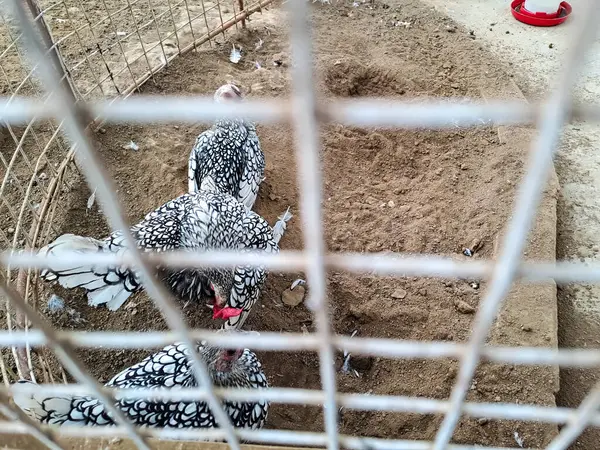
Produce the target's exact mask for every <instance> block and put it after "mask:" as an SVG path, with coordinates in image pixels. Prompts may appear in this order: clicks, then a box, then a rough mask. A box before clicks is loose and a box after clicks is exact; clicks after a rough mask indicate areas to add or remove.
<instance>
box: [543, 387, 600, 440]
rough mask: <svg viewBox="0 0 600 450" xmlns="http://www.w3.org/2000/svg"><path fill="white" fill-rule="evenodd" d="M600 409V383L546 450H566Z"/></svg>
mask: <svg viewBox="0 0 600 450" xmlns="http://www.w3.org/2000/svg"><path fill="white" fill-rule="evenodd" d="M598 407H600V382H598V383H596V385H595V386H594V388H593V389H592V392H591V393H589V394H588V395H587V396H586V397H585V398H584V399H583V401H582V402H581V405H580V406H579V408H578V409H577V412H576V413H575V414H573V415H572V416H571V419H570V420H569V422H568V424H567V426H566V427H564V428H563V429H562V430H561V431H560V434H559V435H558V436H557V437H556V438H555V439H554V440H553V441H552V442H550V444H549V445H548V447H546V450H566V449H567V447H569V445H571V444H572V443H573V441H575V439H577V437H578V436H579V435H580V434H581V433H583V431H584V430H585V428H586V427H587V426H588V425H589V423H590V422H591V421H592V418H593V417H594V415H595V414H596V413H597V412H598Z"/></svg>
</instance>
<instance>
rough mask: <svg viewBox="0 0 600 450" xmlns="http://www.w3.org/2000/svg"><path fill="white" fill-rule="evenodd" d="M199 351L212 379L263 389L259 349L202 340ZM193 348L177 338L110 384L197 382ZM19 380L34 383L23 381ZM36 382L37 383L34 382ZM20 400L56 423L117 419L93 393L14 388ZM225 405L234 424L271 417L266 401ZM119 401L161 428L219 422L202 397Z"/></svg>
mask: <svg viewBox="0 0 600 450" xmlns="http://www.w3.org/2000/svg"><path fill="white" fill-rule="evenodd" d="M198 353H199V355H200V357H201V358H202V360H204V361H205V362H206V364H207V367H208V372H209V374H210V377H211V379H212V382H213V385H214V386H215V387H217V388H219V387H225V388H226V387H231V388H250V389H264V388H267V387H268V383H267V378H266V376H265V374H264V373H263V370H262V366H261V364H260V361H259V360H258V358H257V357H256V355H255V354H254V353H253V352H251V351H250V350H248V349H244V350H223V349H220V348H215V347H211V346H209V345H206V344H205V343H202V344H200V345H199V346H198ZM188 355H189V350H188V349H187V347H185V346H184V345H183V344H180V343H176V344H172V345H169V346H167V347H165V348H163V349H162V350H161V351H159V352H157V353H155V354H153V355H150V356H148V357H147V358H145V359H144V360H143V361H141V362H139V363H137V364H135V365H133V366H131V367H129V368H127V369H125V370H123V371H122V372H121V373H119V374H118V375H116V376H115V377H113V378H112V379H111V380H110V381H109V382H108V383H106V386H110V387H115V388H123V389H126V388H147V389H153V388H166V389H180V388H193V387H197V383H196V379H195V377H194V375H193V373H192V367H191V364H190V362H189V361H188ZM19 383H31V382H30V381H19ZM31 384H33V383H31ZM14 400H15V403H16V404H17V406H19V408H21V409H22V410H23V411H25V412H26V413H27V414H28V415H29V416H30V417H32V418H33V419H35V420H37V421H39V422H41V423H44V424H55V425H94V426H110V425H115V422H114V420H113V417H112V415H111V414H110V412H108V411H107V410H106V408H105V406H104V404H103V403H101V402H100V401H99V400H97V399H95V398H94V397H90V396H63V397H46V396H44V395H43V394H42V393H34V394H33V395H31V394H27V395H26V394H18V393H17V394H15V396H14ZM222 405H223V407H224V409H225V412H226V414H227V415H228V416H229V418H230V419H231V422H232V424H233V426H234V427H237V428H250V429H259V428H262V426H263V425H264V423H265V420H266V419H267V413H268V410H269V403H268V402H267V401H257V402H239V401H229V400H224V401H223V402H222ZM116 406H117V407H118V408H119V409H120V410H121V411H122V412H123V413H124V414H125V416H126V417H127V418H129V420H131V421H132V422H133V423H134V424H135V425H137V426H146V427H160V428H165V427H168V428H217V427H218V425H217V422H216V420H215V417H214V416H213V414H212V412H211V410H210V408H209V407H208V405H207V404H206V403H205V402H202V401H169V400H153V399H121V400H118V401H117V402H116Z"/></svg>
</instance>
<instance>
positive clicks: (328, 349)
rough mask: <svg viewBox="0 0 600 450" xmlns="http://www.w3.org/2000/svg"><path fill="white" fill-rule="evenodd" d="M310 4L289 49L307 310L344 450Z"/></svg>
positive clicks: (294, 27) (331, 426)
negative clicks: (328, 292)
mask: <svg viewBox="0 0 600 450" xmlns="http://www.w3.org/2000/svg"><path fill="white" fill-rule="evenodd" d="M307 3H308V2H307V1H306V0H292V1H291V2H290V3H289V13H288V14H289V16H290V25H291V30H290V44H291V48H292V61H293V62H292V64H291V66H292V84H293V91H292V92H293V94H292V95H293V106H292V107H293V109H294V111H295V114H294V115H293V125H294V132H295V141H296V156H297V158H296V161H297V164H298V177H299V178H300V180H299V183H300V186H301V190H300V192H301V195H300V211H301V215H302V222H303V227H302V229H303V233H304V248H305V252H306V256H307V268H306V272H307V278H308V282H309V283H310V290H309V297H308V299H307V305H308V306H309V308H310V309H312V310H313V313H314V315H315V319H316V323H317V334H318V335H319V338H320V344H321V345H320V349H319V369H320V374H321V385H322V386H323V389H324V390H325V402H324V403H323V416H324V421H325V430H326V432H327V437H328V439H327V448H328V449H329V450H337V449H338V448H339V434H338V427H337V415H338V413H337V404H336V380H335V370H334V361H335V360H334V354H333V348H332V345H331V329H330V322H329V311H328V305H327V300H326V270H325V262H324V257H323V255H324V250H325V244H324V233H323V220H322V208H321V189H322V180H321V161H320V151H319V149H320V142H319V127H318V123H317V118H316V91H315V85H314V74H313V55H312V48H311V47H312V40H311V35H312V30H311V28H310V25H309V20H310V15H309V14H310V10H309V8H308V6H307Z"/></svg>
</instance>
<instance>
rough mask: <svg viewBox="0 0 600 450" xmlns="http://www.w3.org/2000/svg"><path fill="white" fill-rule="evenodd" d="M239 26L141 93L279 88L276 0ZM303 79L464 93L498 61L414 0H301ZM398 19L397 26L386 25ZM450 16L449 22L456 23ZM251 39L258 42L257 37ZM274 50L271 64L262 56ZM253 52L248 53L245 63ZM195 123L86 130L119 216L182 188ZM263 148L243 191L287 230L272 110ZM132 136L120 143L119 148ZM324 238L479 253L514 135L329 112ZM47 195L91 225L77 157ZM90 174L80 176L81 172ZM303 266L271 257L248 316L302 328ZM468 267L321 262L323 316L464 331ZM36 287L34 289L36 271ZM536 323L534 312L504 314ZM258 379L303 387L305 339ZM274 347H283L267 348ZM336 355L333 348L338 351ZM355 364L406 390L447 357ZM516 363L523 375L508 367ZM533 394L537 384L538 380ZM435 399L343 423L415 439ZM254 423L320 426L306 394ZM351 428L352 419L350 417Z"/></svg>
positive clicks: (477, 388)
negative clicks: (392, 126)
mask: <svg viewBox="0 0 600 450" xmlns="http://www.w3.org/2000/svg"><path fill="white" fill-rule="evenodd" d="M256 17H257V18H256V19H255V21H254V22H253V23H252V22H251V23H250V27H249V29H248V31H245V32H240V33H239V34H235V35H232V36H231V41H233V42H235V43H236V44H237V45H241V46H242V47H243V49H244V50H245V52H244V58H243V60H242V62H241V63H240V64H238V65H233V64H231V63H230V62H229V59H228V56H229V52H230V49H231V43H230V42H224V43H223V44H222V45H218V44H215V46H214V47H213V48H212V49H208V50H203V51H200V52H198V53H190V54H188V55H187V56H185V57H183V58H180V59H177V60H176V61H174V62H173V64H172V65H170V66H169V67H168V68H167V69H165V70H164V71H162V72H161V73H160V74H158V75H157V76H156V77H155V80H154V83H148V84H147V85H146V86H144V87H143V89H142V92H144V93H153V94H175V93H176V94H186V93H188V94H197V93H203V94H210V93H212V92H213V91H214V89H215V88H216V87H218V86H219V85H220V84H222V83H223V82H224V81H226V80H234V81H235V82H236V83H238V84H239V85H240V86H241V87H242V89H243V90H244V92H245V93H246V94H247V95H248V96H253V95H260V96H274V97H277V96H285V95H287V94H288V93H289V86H290V79H289V73H288V68H289V64H290V58H289V53H288V45H287V36H286V34H285V32H284V29H283V27H282V24H283V21H282V16H281V12H280V11H279V10H278V9H272V10H271V11H268V12H265V13H264V14H263V15H262V16H256ZM313 21H314V26H315V29H316V32H315V45H316V57H317V71H318V77H319V90H320V94H322V95H324V96H328V97H336V96H337V97H358V96H366V95H369V96H383V95H385V96H392V97H398V98H400V97H402V98H415V97H419V96H425V95H436V96H469V97H480V92H481V91H482V90H493V89H494V87H495V86H497V85H499V84H502V83H503V81H505V80H506V79H507V75H506V74H505V73H504V72H503V71H502V70H500V69H499V68H498V66H497V65H496V64H495V63H494V61H493V60H491V59H490V58H489V56H488V55H487V54H486V53H485V52H484V51H482V49H481V48H480V47H479V45H478V43H477V42H476V41H473V40H472V39H471V38H470V37H469V35H468V33H463V32H460V33H459V32H457V29H456V28H455V26H454V24H453V23H452V22H450V21H449V20H447V19H445V18H443V17H441V16H439V15H438V14H436V13H433V12H431V11H429V10H427V9H425V8H424V7H423V6H422V5H421V4H420V3H419V2H417V1H414V0H412V1H408V2H403V3H402V5H401V6H399V5H397V4H395V3H392V2H390V3H375V4H373V5H371V4H361V5H360V6H359V7H352V6H351V5H350V4H341V3H340V4H337V5H333V6H322V7H321V6H316V7H315V14H314V16H313ZM404 22H409V23H410V26H409V27H406V26H404V25H403V23H404ZM463 31H464V30H463ZM260 40H262V41H263V45H262V47H261V48H259V49H256V44H257V43H258V42H259V41H260ZM274 61H281V62H282V64H280V65H275V64H274ZM256 62H258V63H259V64H260V65H261V67H262V68H261V69H256ZM205 128H206V125H200V124H199V125H196V126H147V127H140V126H110V127H106V128H104V129H102V130H100V131H99V132H98V133H97V134H95V136H94V137H95V140H96V143H97V149H98V152H99V154H100V155H101V157H102V159H103V161H104V163H105V165H106V167H107V169H108V171H109V173H110V174H111V175H112V176H113V177H114V179H115V182H116V184H117V187H118V195H119V197H120V199H121V201H122V202H123V205H124V208H123V210H124V211H125V213H126V215H127V219H128V220H129V221H130V222H136V221H138V220H140V219H141V218H142V217H143V216H144V215H145V214H146V213H147V212H148V211H150V210H152V209H154V208H156V207H157V206H158V205H160V204H162V203H163V202H165V201H167V200H169V199H171V198H173V197H174V196H176V195H178V194H180V193H181V192H183V191H184V190H185V189H186V178H185V164H186V162H187V157H188V155H189V151H190V149H191V146H192V144H193V142H194V139H195V136H196V135H197V134H198V133H199V132H201V131H202V130H204V129H205ZM259 136H260V138H261V142H262V145H263V149H264V151H265V154H266V160H267V168H266V177H267V181H266V182H265V184H264V185H263V186H262V187H261V191H260V195H259V199H258V201H257V204H256V209H257V210H258V212H259V213H260V214H262V215H263V216H264V217H265V218H266V219H267V220H269V221H270V222H271V223H274V221H275V220H276V217H277V216H278V215H279V214H280V213H281V212H283V211H284V210H285V209H286V208H287V207H288V206H289V205H291V206H292V209H293V212H294V213H295V217H294V219H292V222H291V223H290V226H289V228H288V231H287V232H286V235H285V236H284V238H283V240H282V243H281V246H282V247H283V248H285V249H299V248H301V247H302V237H301V230H300V218H299V217H298V190H297V187H296V170H295V156H294V153H293V143H292V138H291V131H290V128H289V126H287V125H278V126H269V127H265V126H260V127H259ZM130 140H133V141H135V142H136V143H137V144H138V145H139V147H140V149H139V151H137V152H134V151H132V150H129V149H126V148H124V146H125V145H126V144H127V143H128V142H129V141H130ZM322 142H323V151H322V161H323V165H324V178H325V181H324V182H325V186H324V190H325V195H324V202H323V203H324V205H323V207H324V210H325V220H326V223H325V228H326V239H327V246H328V248H329V249H330V250H334V251H361V252H362V251H368V252H377V251H389V250H392V251H404V252H430V253H437V254H446V255H453V256H455V257H457V258H464V257H462V256H461V252H462V249H463V248H464V247H472V246H474V244H475V243H479V246H480V248H479V250H478V251H477V252H476V253H475V256H474V257H475V258H492V257H493V256H494V242H495V241H496V240H497V237H498V234H499V233H500V232H501V231H502V229H503V227H504V224H505V222H506V220H507V218H508V214H509V211H510V206H511V204H512V199H513V196H514V187H515V185H516V183H517V182H518V180H519V178H520V175H521V172H522V157H523V153H522V149H521V148H517V147H515V146H513V145H507V144H501V143H500V141H499V139H498V134H497V130H495V129H492V128H488V127H481V128H479V129H469V130H463V129H458V128H457V129H453V130H448V131H440V132H433V131H430V130H418V131H390V130H383V129H361V128H351V127H343V126H340V125H336V124H330V125H328V126H326V127H325V128H324V129H323V130H322ZM70 182H71V185H72V187H70V188H68V189H67V190H68V192H65V193H64V195H63V199H64V202H65V208H64V210H62V211H61V212H62V214H61V217H60V221H59V222H60V223H62V227H61V229H60V232H72V233H78V234H82V235H89V236H95V237H101V236H104V235H106V234H107V233H108V231H109V230H108V227H107V226H106V223H105V221H104V218H103V216H102V214H101V213H100V212H99V211H98V210H97V208H96V207H93V208H92V209H91V210H88V209H87V207H86V204H87V201H88V198H89V196H90V193H91V192H90V189H89V188H88V186H87V185H86V184H85V182H84V181H83V180H82V179H81V178H80V177H77V176H76V175H74V174H72V175H71V178H70ZM92 190H93V187H92ZM301 275H302V274H286V275H280V274H275V273H273V274H271V275H270V277H269V279H268V282H267V286H266V289H265V292H264V293H263V296H262V298H261V300H260V303H259V304H258V305H257V306H256V307H255V310H254V311H253V313H252V314H251V316H250V319H249V320H248V322H247V323H248V328H251V329H255V330H269V331H294V332H301V331H305V330H306V331H312V330H313V328H314V326H313V323H312V318H311V314H310V312H309V311H308V310H307V309H306V308H305V307H304V306H302V305H301V306H298V307H296V308H289V307H287V306H285V305H283V304H282V303H281V301H280V296H281V292H282V291H283V290H284V289H286V288H287V287H289V285H290V283H291V282H292V280H294V279H295V278H297V277H298V276H301ZM471 281H474V280H462V281H459V280H430V279H416V278H401V279H390V278H380V277H375V276H371V275H364V276H356V275H351V274H347V273H339V272H332V273H330V274H329V280H328V292H329V301H330V303H331V305H332V323H333V326H334V328H335V330H336V332H338V333H345V334H350V333H351V332H352V331H353V330H358V331H359V334H360V335H361V336H373V337H386V338H399V339H413V340H433V339H435V340H449V341H459V342H460V341H464V340H465V339H467V337H468V336H469V333H470V326H471V322H472V318H473V312H474V311H475V309H476V308H477V306H478V303H479V301H480V298H481V295H482V292H483V291H484V290H485V283H483V282H482V283H481V284H480V286H479V287H478V288H473V287H472V285H471V284H470V282H471ZM45 291H46V295H48V294H49V292H50V289H47V287H46V290H45ZM52 292H56V293H58V294H59V295H61V296H63V297H64V298H65V299H67V301H68V306H69V307H71V308H74V309H75V310H76V311H77V312H78V314H79V315H80V317H81V318H83V319H84V321H85V322H80V323H74V322H73V320H72V318H70V317H67V316H63V317H56V316H49V318H50V319H51V320H52V321H53V322H54V324H55V325H56V326H59V327H66V328H78V329H95V330H149V329H163V328H164V323H163V322H162V321H161V319H159V314H158V311H157V310H156V309H155V308H154V307H153V306H152V305H151V304H150V302H149V301H148V300H147V298H146V297H145V296H144V295H138V296H136V297H135V298H133V299H132V300H130V301H129V302H128V303H127V304H126V305H125V306H124V307H123V308H122V310H121V311H119V312H117V313H109V312H107V311H106V310H104V309H94V308H91V307H88V306H87V305H86V302H85V295H84V294H83V293H82V292H68V293H67V292H64V291H62V290H60V289H59V288H54V289H52ZM206 313H207V311H204V310H203V309H200V310H198V309H195V308H194V306H188V308H187V309H186V310H185V314H186V317H187V318H188V321H189V323H190V325H191V326H196V327H201V326H214V324H212V323H209V322H210V321H209V320H207V314H206ZM518 321H523V322H527V323H535V322H536V317H535V316H531V317H529V316H527V313H524V314H523V317H519V318H517V319H515V320H513V321H512V324H513V325H514V324H516V323H517V322H518ZM524 340H525V338H524V337H523V331H522V330H521V328H520V327H516V326H514V327H507V328H506V330H504V329H503V331H502V333H500V335H499V337H497V338H496V339H495V340H494V342H495V343H499V344H508V343H510V344H518V343H522V342H523V341H524ZM146 353H147V352H145V351H138V352H106V351H91V350H85V351H81V352H80V355H81V356H82V357H83V359H84V360H85V362H86V364H87V365H88V367H89V368H90V369H91V370H92V371H93V373H94V375H96V376H98V377H99V379H100V380H104V381H105V380H107V379H108V378H109V377H111V376H112V375H113V374H114V373H116V372H117V371H119V370H121V369H123V368H124V367H126V366H127V365H129V364H131V363H133V362H134V361H136V360H139V359H140V358H142V357H143V356H145V355H146ZM260 357H261V359H262V361H263V363H264V365H265V370H266V371H267V373H268V376H269V379H270V382H271V384H272V385H274V386H288V387H301V388H313V389H315V388H319V387H320V383H319V381H320V380H319V370H318V359H317V356H316V355H314V354H311V353H296V354H281V353H262V354H261V355H260ZM282 361H285V364H282ZM337 364H338V365H339V364H341V358H340V357H339V355H338V361H337ZM354 367H355V368H356V369H357V371H358V373H359V375H360V376H359V377H358V378H357V377H355V376H354V375H344V374H340V375H339V377H338V385H339V387H340V390H342V391H345V392H370V393H374V394H382V395H386V394H393V395H409V396H419V397H429V398H436V399H445V398H447V397H448V395H449V393H450V390H451V387H452V385H453V383H454V381H455V376H456V363H455V362H452V361H432V360H427V361H426V360H388V359H383V358H357V359H355V360H354ZM547 377H548V375H547V374H546V372H544V371H543V370H539V368H515V367H513V366H499V365H491V364H482V365H481V367H480V368H479V369H478V372H477V375H476V378H475V382H474V383H473V388H472V389H471V391H470V392H469V400H471V401H486V402H499V401H506V402H520V403H532V404H539V405H547V406H551V405H553V404H554V399H553V397H552V396H550V397H548V396H547V395H546V394H547V392H546V391H543V390H542V389H538V387H539V386H542V385H544V384H547V382H548V381H547V380H548V378H547ZM524 379H527V380H531V382H530V383H528V384H527V385H526V386H525V385H524V384H523V380H524ZM542 391H543V392H544V394H543V395H542V394H540V392H542ZM440 422H441V417H437V416H421V415H409V414H393V413H381V412H361V411H344V412H343V414H342V417H341V423H340V427H341V430H342V431H343V432H344V433H351V434H361V435H365V434H368V435H372V436H379V437H389V438H405V439H431V438H432V437H433V435H434V433H435V431H436V429H437V427H438V426H439V423H440ZM268 427H269V428H285V429H297V430H321V429H322V414H321V411H320V410H319V409H318V408H309V407H301V406H293V407H292V406H283V405H273V408H272V410H271V414H270V418H269V423H268ZM366 430H368V431H366ZM554 430H555V428H554V427H550V426H544V425H538V424H522V423H519V424H517V423H513V422H509V421H492V420H479V421H477V420H463V421H462V422H461V424H460V426H459V427H458V429H457V432H456V434H455V437H454V439H455V441H456V442H461V443H471V444H473V443H477V444H486V445H496V446H501V445H503V446H514V445H515V441H514V432H515V431H518V432H519V433H520V435H521V436H523V437H524V439H525V444H526V445H527V446H538V447H539V446H543V445H544V444H546V443H547V442H548V441H549V439H550V437H552V435H553V432H554Z"/></svg>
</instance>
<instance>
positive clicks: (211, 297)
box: [39, 177, 292, 329]
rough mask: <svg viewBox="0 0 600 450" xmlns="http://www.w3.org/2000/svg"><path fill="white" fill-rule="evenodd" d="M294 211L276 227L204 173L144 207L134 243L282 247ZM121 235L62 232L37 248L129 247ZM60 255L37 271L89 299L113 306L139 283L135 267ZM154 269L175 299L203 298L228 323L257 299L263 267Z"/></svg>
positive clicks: (154, 247)
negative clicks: (195, 189) (195, 183)
mask: <svg viewBox="0 0 600 450" xmlns="http://www.w3.org/2000/svg"><path fill="white" fill-rule="evenodd" d="M291 217H292V215H291V214H290V213H289V209H288V211H286V212H285V214H283V215H282V216H280V218H279V221H278V222H277V223H276V224H275V226H274V227H273V228H271V226H270V225H269V224H268V223H267V221H266V220H265V219H263V218H262V217H261V216H259V215H258V214H256V213H254V212H253V211H250V210H249V209H248V208H246V207H245V206H244V205H243V204H241V203H240V202H238V201H237V200H235V199H234V198H233V197H231V196H230V195H228V194H224V193H221V192H218V191H217V188H216V187H215V184H214V182H213V180H212V179H211V178H210V177H208V178H207V179H205V180H204V182H203V184H202V189H201V190H200V191H199V193H197V194H183V195H181V196H180V197H177V198H176V199H174V200H171V201H170V202H168V203H166V204H164V205H163V206H161V207H160V208H158V209H156V210H154V211H152V212H151V213H149V214H148V215H147V216H146V217H145V218H144V220H142V221H141V222H140V223H138V224H137V225H135V226H133V227H132V228H131V229H130V231H131V233H132V234H133V236H134V239H135V240H136V242H137V245H138V248H140V249H141V250H146V251H159V252H165V251H169V250H184V251H190V252H198V251H205V250H207V249H230V250H238V251H252V250H256V251H266V252H268V253H272V252H275V253H277V252H279V246H278V243H279V240H280V239H281V236H282V235H283V233H284V231H285V229H286V222H287V221H288V220H289V219H290V218H291ZM125 245H126V242H125V238H124V236H123V234H122V232H121V231H116V232H114V233H112V234H111V235H110V236H108V237H107V238H106V239H104V240H98V239H94V238H90V237H82V236H76V235H73V234H64V235H62V236H60V237H58V238H57V239H56V240H55V241H54V242H52V243H50V244H48V245H47V246H45V247H43V248H42V249H40V252H39V253H40V254H41V255H52V256H56V257H60V256H61V255H64V254H65V253H67V252H73V251H74V252H79V253H87V252H112V253H123V252H126V251H127V248H126V247H125ZM68 261H69V260H68V257H67V256H65V257H64V258H63V260H61V262H60V263H58V264H57V265H56V266H55V267H50V268H48V269H44V270H42V271H41V273H40V276H41V278H42V279H43V280H45V281H48V282H58V283H59V284H60V285H61V286H63V287H64V288H67V289H73V288H83V289H86V290H87V296H88V303H89V304H90V305H92V306H98V305H101V304H106V305H107V307H108V309H110V310H112V311H116V310H117V309H119V308H120V307H121V305H123V303H124V302H125V301H126V300H127V299H128V298H129V296H130V295H131V294H133V293H135V292H137V291H140V290H141V289H142V285H141V283H140V276H139V273H138V272H137V271H136V270H135V269H134V270H130V269H129V268H127V267H108V268H106V267H101V266H96V265H83V266H82V265H78V264H75V263H73V264H69V262H68ZM158 270H159V273H158V276H159V278H160V279H162V281H163V282H164V283H165V285H166V286H167V287H168V288H169V289H170V291H171V292H172V293H173V294H174V295H175V296H176V297H177V298H179V299H180V300H182V301H184V302H190V303H192V304H193V303H198V302H201V303H207V304H208V306H209V307H210V308H212V310H213V319H224V320H226V322H225V324H224V328H225V329H229V328H240V327H241V326H242V324H243V323H244V321H245V320H246V318H247V315H248V313H249V312H250V310H251V308H252V306H253V305H254V304H255V303H256V301H257V300H258V297H259V295H260V291H261V289H262V286H263V284H264V281H265V278H266V273H265V270H264V268H263V267H251V266H237V267H235V268H234V269H227V268H225V269H223V268H218V269H217V268H184V269H176V268H173V269H170V268H158Z"/></svg>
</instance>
